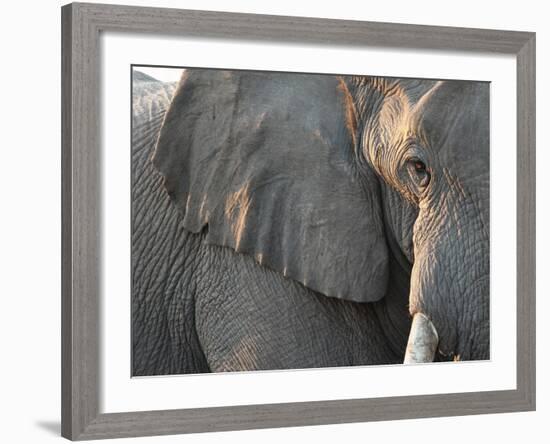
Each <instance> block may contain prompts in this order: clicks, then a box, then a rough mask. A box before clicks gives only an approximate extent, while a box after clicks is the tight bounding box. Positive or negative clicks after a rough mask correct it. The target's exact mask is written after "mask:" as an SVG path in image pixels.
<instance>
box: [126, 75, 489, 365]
mask: <svg viewBox="0 0 550 444" xmlns="http://www.w3.org/2000/svg"><path fill="white" fill-rule="evenodd" d="M135 72H136V71H134V73H135ZM135 75H136V74H134V76H135ZM147 82H148V86H147V87H144V86H143V85H142V84H143V83H147ZM167 85H168V84H165V83H162V82H156V83H155V81H154V79H150V78H149V79H137V80H136V78H135V77H134V91H135V92H134V114H135V117H134V119H135V123H134V125H133V131H132V140H133V143H132V374H133V376H149V375H166V374H186V373H205V372H225V371H251V370H275V369H299V368H321V367H339V366H355V365H381V364H401V363H404V362H405V363H427V362H433V361H461V360H486V359H489V354H490V329H489V321H490V318H489V265H490V264H489V237H490V236H489V222H490V220H489V84H488V83H485V82H474V81H458V80H452V81H450V80H440V81H436V80H421V79H400V78H384V77H372V76H355V75H324V74H298V73H276V72H258V71H237V70H216V69H187V70H185V71H184V73H183V74H182V77H181V79H180V81H179V83H178V85H177V87H176V86H175V85H173V84H169V85H168V86H167ZM136 88H137V89H136ZM136 91H137V92H136ZM167 91H169V92H173V97H170V95H169V94H167ZM136 104H140V106H136ZM143 104H147V106H143ZM151 110H154V111H151ZM143 113H145V114H146V116H145V117H139V116H142V115H143ZM138 115H139V116H138Z"/></svg>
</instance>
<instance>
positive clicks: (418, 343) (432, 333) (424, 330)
mask: <svg viewBox="0 0 550 444" xmlns="http://www.w3.org/2000/svg"><path fill="white" fill-rule="evenodd" d="M438 343H439V336H438V335H437V330H436V329H435V327H434V325H433V324H432V321H430V320H429V319H428V318H427V316H426V315H425V314H423V313H415V315H414V317H413V321H412V325H411V332H410V334H409V341H408V343H407V351H406V352H405V359H404V361H403V363H404V364H419V363H422V362H433V360H434V356H435V351H436V349H437V344H438Z"/></svg>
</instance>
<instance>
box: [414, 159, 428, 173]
mask: <svg viewBox="0 0 550 444" xmlns="http://www.w3.org/2000/svg"><path fill="white" fill-rule="evenodd" d="M414 169H415V171H416V172H417V173H425V172H426V164H425V163H424V162H422V161H421V160H415V161H414Z"/></svg>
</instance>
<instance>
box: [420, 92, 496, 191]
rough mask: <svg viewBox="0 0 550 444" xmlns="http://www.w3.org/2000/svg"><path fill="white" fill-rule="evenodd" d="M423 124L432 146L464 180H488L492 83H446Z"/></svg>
mask: <svg viewBox="0 0 550 444" xmlns="http://www.w3.org/2000/svg"><path fill="white" fill-rule="evenodd" d="M420 124H421V130H422V131H423V133H424V137H425V139H426V141H427V143H428V145H429V147H430V149H432V150H433V151H435V152H436V153H437V157H438V158H439V160H440V162H441V164H442V165H443V166H444V167H445V168H447V169H448V170H449V171H450V172H451V173H452V174H453V175H455V176H458V177H460V178H461V179H463V180H464V181H471V180H473V179H474V178H478V179H480V180H488V174H489V161H490V149H489V148H490V145H489V140H490V139H489V137H490V115H489V83H487V82H462V81H452V82H445V85H444V86H443V87H442V88H440V89H439V90H438V91H437V93H436V94H434V97H433V98H431V99H430V102H429V106H427V107H426V109H425V111H424V112H423V115H422V118H421V120H420Z"/></svg>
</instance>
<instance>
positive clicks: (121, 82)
mask: <svg viewBox="0 0 550 444" xmlns="http://www.w3.org/2000/svg"><path fill="white" fill-rule="evenodd" d="M101 45H102V53H103V60H102V61H103V63H102V85H103V89H102V94H101V98H102V112H101V114H102V128H103V132H102V134H103V137H102V158H103V159H104V162H103V164H104V166H105V169H104V176H103V184H104V187H103V205H104V206H103V211H102V216H103V223H102V226H103V227H104V232H103V235H104V241H103V247H102V249H103V257H102V265H103V267H102V277H103V278H102V302H101V304H100V305H101V306H102V310H103V315H102V319H103V320H105V322H104V323H103V324H102V338H103V341H102V344H101V348H100V349H101V352H102V354H101V362H102V374H101V381H102V396H101V400H102V403H101V407H100V409H101V411H104V412H121V411H122V412H123V411H134V410H162V409H176V408H190V407H211V406H216V405H243V404H261V403H268V404H270V403H280V402H299V401H320V400H329V399H352V398H372V397H381V396H399V395H420V394H434V393H456V392H473V391H482V390H506V389H515V388H516V360H515V353H514V351H515V340H516V339H515V338H516V329H515V316H516V308H515V299H516V292H515V288H516V259H515V251H514V250H513V248H514V246H515V243H516V242H515V236H516V224H515V220H516V208H515V205H514V203H515V193H516V183H515V180H510V177H512V178H514V177H515V174H516V173H515V172H516V163H515V156H516V143H515V140H516V131H515V127H516V113H515V106H516V88H515V79H516V63H515V59H514V58H513V57H510V56H502V55H499V56H491V57H489V56H487V55H485V56H481V55H477V54H476V55H472V54H469V55H468V54H449V53H441V52H439V53H435V52H433V51H403V50H396V49H393V50H388V49H372V48H361V49H359V48H327V47H323V46H312V45H308V46H303V45H301V46H297V45H292V46H291V45H284V44H278V43H269V44H266V43H265V42H264V43H250V42H227V41H219V40H218V41H212V40H202V41H198V40H197V39H182V38H179V39H174V38H166V37H158V36H156V37H152V36H150V35H141V36H135V35H132V36H129V35H125V34H112V33H111V34H106V35H104V36H103V37H102V40H101ZM138 61H139V62H140V63H148V64H166V65H171V66H173V65H178V64H180V65H181V64H182V63H185V64H187V65H188V66H200V67H223V68H228V67H229V68H246V69H270V70H274V71H282V70H293V71H297V72H325V73H326V72H329V73H331V72H335V71H337V72H338V73H366V74H372V75H393V76H405V77H428V78H434V77H435V78H442V79H445V78H447V79H449V78H451V79H452V78H459V79H469V80H486V81H487V80H490V81H491V126H492V131H491V153H492V155H491V184H492V191H493V192H492V196H491V218H492V220H493V221H498V223H493V225H492V227H491V275H492V276H499V277H500V278H499V279H492V280H491V295H492V298H491V314H492V316H491V361H490V362H464V363H459V364H454V363H452V364H432V365H422V366H403V365H397V366H370V367H351V368H345V369H342V368H340V369H321V370H319V369H316V370H311V369H308V370H301V371H291V372H290V371H282V372H281V371H279V372H273V371H272V372H254V373H239V374H235V373H233V374H227V373H226V374H216V375H185V376H180V377H170V378H167V377H162V378H133V379H130V378H129V377H128V369H129V368H130V350H131V345H130V344H131V339H130V328H129V326H130V304H129V295H130V282H131V278H130V254H129V252H130V246H131V242H130V224H129V221H130V199H129V196H130V177H129V172H130V155H129V153H130V143H131V142H130V116H129V113H128V106H129V103H130V100H131V99H130V88H129V85H128V70H129V67H130V65H131V64H132V63H133V62H134V63H135V62H138ZM497 187H498V192H494V191H495V189H496V188H497ZM410 381H414V384H411V383H410Z"/></svg>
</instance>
